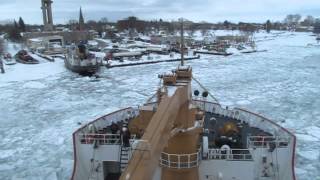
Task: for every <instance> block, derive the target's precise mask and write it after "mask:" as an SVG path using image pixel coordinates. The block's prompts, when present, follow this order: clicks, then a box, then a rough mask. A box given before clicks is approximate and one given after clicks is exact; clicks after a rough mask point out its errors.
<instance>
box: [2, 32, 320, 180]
mask: <svg viewBox="0 0 320 180" xmlns="http://www.w3.org/2000/svg"><path fill="white" fill-rule="evenodd" d="M257 37H258V38H259V39H260V40H261V41H259V43H258V46H259V48H261V49H267V50H268V51H267V52H262V53H255V54H239V55H233V56H229V57H218V56H202V58H201V59H200V60H195V61H189V62H187V64H190V65H192V67H193V71H194V75H195V76H196V77H197V78H198V79H199V80H200V81H201V82H202V83H203V84H204V85H206V87H207V88H208V89H210V90H211V92H212V93H213V94H214V95H215V96H216V97H217V98H218V99H219V100H220V102H221V103H222V104H224V105H229V106H240V107H245V108H248V109H251V110H253V111H256V112H259V113H262V114H264V115H266V116H267V117H270V118H272V119H274V120H275V121H277V122H279V123H280V124H281V125H283V126H284V127H286V128H289V129H291V130H292V131H294V132H295V133H296V135H297V137H298V145H297V163H296V174H297V176H298V179H299V180H314V179H319V178H320V164H319V161H320V157H319V154H320V125H319V124H320V108H319V107H320V99H319V97H320V49H319V48H320V47H317V46H310V45H309V46H307V44H310V43H311V44H314V43H315V37H311V36H309V34H305V33H295V34H291V33H284V34H281V35H279V36H275V35H269V36H268V37H265V34H259V35H257ZM9 49H10V52H11V53H13V51H15V50H14V48H13V46H12V45H10V48H9ZM176 65H177V63H161V64H152V65H145V66H134V67H124V68H114V69H104V68H103V69H102V70H101V76H102V78H100V79H99V80H98V81H96V80H94V79H91V78H88V77H81V76H79V75H77V74H74V73H71V72H69V71H67V70H66V69H65V68H64V65H63V61H62V60H61V61H60V60H56V62H54V63H51V62H46V61H42V63H41V64H38V65H21V64H17V65H15V66H12V67H9V69H8V67H6V68H7V69H6V70H7V73H6V74H4V75H2V74H0V102H1V103H0V114H1V115H0V122H1V126H0V139H1V141H0V179H2V180H11V179H12V180H18V179H19V180H20V179H21V180H22V179H28V180H29V179H30V180H40V179H41V180H42V179H44V180H55V179H59V180H60V179H61V180H62V179H69V178H70V175H71V171H72V166H73V153H72V150H73V149H72V137H71V135H72V132H73V131H74V130H76V129H77V128H78V127H79V125H78V123H79V122H86V121H89V120H92V119H94V118H95V117H98V116H101V115H103V114H105V113H108V112H111V111H114V110H116V109H118V108H122V107H127V106H134V105H138V104H140V103H143V102H144V101H145V100H146V99H147V97H148V96H149V95H151V94H153V93H154V91H155V90H156V86H157V84H158V79H157V74H160V73H163V72H167V71H170V70H171V69H172V68H174V67H176ZM281 122H282V123H281Z"/></svg>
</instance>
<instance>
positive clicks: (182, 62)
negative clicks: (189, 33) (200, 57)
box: [180, 18, 184, 66]
mask: <svg viewBox="0 0 320 180" xmlns="http://www.w3.org/2000/svg"><path fill="white" fill-rule="evenodd" d="M180 21H181V32H180V33H181V41H180V44H181V45H180V48H181V49H180V52H181V66H184V31H183V18H180Z"/></svg>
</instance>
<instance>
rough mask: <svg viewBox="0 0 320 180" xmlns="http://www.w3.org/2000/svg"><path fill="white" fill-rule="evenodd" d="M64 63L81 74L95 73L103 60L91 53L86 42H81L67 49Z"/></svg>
mask: <svg viewBox="0 0 320 180" xmlns="http://www.w3.org/2000/svg"><path fill="white" fill-rule="evenodd" d="M64 63H65V66H66V68H67V69H69V70H71V71H73V72H76V73H79V74H80V75H93V74H95V73H96V72H97V71H98V70H99V67H100V64H101V60H100V61H99V59H98V58H97V57H96V56H95V55H94V54H91V53H89V51H88V50H87V48H86V46H85V45H84V44H80V45H78V46H77V47H76V46H72V47H70V48H69V49H68V50H67V55H66V57H65V60H64Z"/></svg>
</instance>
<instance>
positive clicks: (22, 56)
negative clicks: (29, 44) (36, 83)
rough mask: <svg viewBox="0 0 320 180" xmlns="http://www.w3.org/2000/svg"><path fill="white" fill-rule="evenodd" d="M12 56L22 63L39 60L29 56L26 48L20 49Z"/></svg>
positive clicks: (33, 62) (37, 62)
mask: <svg viewBox="0 0 320 180" xmlns="http://www.w3.org/2000/svg"><path fill="white" fill-rule="evenodd" d="M14 57H15V59H16V61H17V62H19V63H22V64H39V61H38V60H36V59H34V58H33V57H32V56H30V55H29V54H28V52H27V51H26V50H20V51H19V52H18V53H17V54H16V55H15V56H14Z"/></svg>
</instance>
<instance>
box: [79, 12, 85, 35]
mask: <svg viewBox="0 0 320 180" xmlns="http://www.w3.org/2000/svg"><path fill="white" fill-rule="evenodd" d="M79 30H80V31H82V30H84V18H83V14H82V8H81V7H80V14H79Z"/></svg>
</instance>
